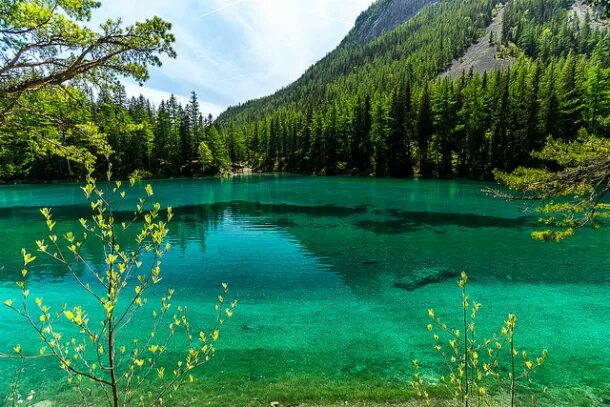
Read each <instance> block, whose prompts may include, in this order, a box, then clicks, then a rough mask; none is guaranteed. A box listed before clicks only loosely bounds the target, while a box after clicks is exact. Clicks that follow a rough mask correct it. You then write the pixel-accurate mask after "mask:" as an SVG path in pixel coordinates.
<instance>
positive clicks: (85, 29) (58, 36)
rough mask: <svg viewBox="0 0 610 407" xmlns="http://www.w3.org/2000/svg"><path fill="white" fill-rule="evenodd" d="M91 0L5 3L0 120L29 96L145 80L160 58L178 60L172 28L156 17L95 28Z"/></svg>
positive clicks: (0, 34)
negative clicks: (52, 89) (82, 84)
mask: <svg viewBox="0 0 610 407" xmlns="http://www.w3.org/2000/svg"><path fill="white" fill-rule="evenodd" d="M99 6H100V3H99V2H97V1H91V0H0V109H2V110H0V114H1V115H0V119H1V117H2V116H3V115H5V114H6V113H8V112H9V111H10V110H11V109H12V108H13V107H14V104H15V103H16V100H17V99H18V98H19V97H20V96H21V95H23V94H24V93H25V92H30V91H35V90H37V89H41V88H44V87H49V86H62V85H63V84H65V83H67V82H71V83H78V82H79V81H82V82H85V83H88V84H91V83H93V84H103V83H108V82H113V81H115V80H116V79H117V77H119V76H127V77H132V78H135V79H136V80H138V81H140V82H142V81H145V80H146V79H147V78H148V67H149V66H160V65H161V58H160V57H161V56H162V55H166V56H169V57H175V56H176V52H175V51H174V49H173V47H172V44H173V42H174V40H175V38H174V35H173V34H171V32H170V30H171V24H170V23H168V22H166V21H163V20H162V19H160V18H158V17H153V18H151V19H148V20H146V21H144V22H138V23H135V24H134V25H124V24H123V23H122V21H121V20H120V19H116V20H110V19H109V20H106V21H105V22H104V23H102V24H101V25H100V26H99V27H98V28H96V29H93V28H91V27H90V26H91V24H90V23H89V20H90V19H91V14H92V12H93V11H94V9H96V8H98V7H99Z"/></svg>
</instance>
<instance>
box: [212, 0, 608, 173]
mask: <svg viewBox="0 0 610 407" xmlns="http://www.w3.org/2000/svg"><path fill="white" fill-rule="evenodd" d="M389 3H390V2H387V1H383V2H379V3H377V4H376V5H374V6H373V7H372V8H371V9H370V10H368V11H367V13H365V14H364V15H363V16H361V17H360V18H359V19H358V24H359V25H360V26H359V25H357V26H356V27H355V28H354V29H353V30H352V32H351V33H350V35H349V36H348V38H347V39H346V40H345V41H344V42H343V43H342V44H341V45H340V46H339V47H338V48H337V49H336V50H335V51H333V52H332V53H331V54H329V55H328V56H327V57H326V58H325V59H323V60H322V61H321V62H320V63H319V64H317V65H315V66H314V67H312V68H311V69H310V70H308V71H307V72H306V73H305V74H304V76H303V77H302V78H300V79H299V80H298V81H297V82H295V83H294V84H293V85H291V86H289V87H287V88H285V89H283V90H281V91H280V92H278V93H277V94H275V95H273V96H270V97H267V98H263V99H259V100H255V101H251V102H248V103H246V104H244V105H242V106H238V107H235V108H231V109H229V110H228V111H227V112H226V113H224V114H223V115H221V117H220V118H219V120H218V124H219V125H220V126H221V129H222V134H223V136H224V138H225V140H226V142H227V147H228V151H229V153H230V158H231V159H232V160H233V161H235V162H248V163H250V164H251V165H253V166H255V167H257V168H259V169H262V170H289V171H303V172H310V173H325V174H335V173H343V172H347V171H353V172H358V173H363V174H374V175H378V176H408V175H412V174H415V173H417V174H419V175H421V176H426V177H432V176H436V177H447V176H467V177H473V178H488V177H490V176H491V173H492V170H493V169H496V168H498V169H502V170H511V169H513V168H515V167H516V166H518V165H524V164H525V165H529V164H532V162H531V158H530V153H531V152H532V151H533V150H535V149H538V148H540V147H542V146H543V144H544V142H545V140H546V139H547V137H549V136H553V137H556V138H560V139H564V140H569V139H572V138H575V137H576V136H577V134H578V133H579V132H588V133H593V134H598V135H606V134H608V130H609V125H610V123H609V120H608V117H609V115H610V110H609V109H610V93H609V89H610V88H609V86H610V82H609V72H610V70H609V68H610V60H609V56H608V52H609V51H608V45H609V44H608V43H609V40H610V37H609V36H608V33H607V32H606V31H605V29H604V26H603V25H601V26H600V25H598V24H595V25H593V24H590V16H585V18H584V19H582V18H579V17H578V16H575V15H574V13H573V12H572V11H570V8H571V6H572V2H571V1H569V0H512V1H510V2H509V3H507V4H506V5H505V14H504V19H503V26H502V38H501V39H500V42H501V47H498V49H499V51H498V55H497V57H498V58H507V57H511V58H514V59H515V60H516V62H515V64H513V65H512V66H511V67H510V68H509V69H505V70H501V71H493V72H485V73H483V74H478V73H465V74H464V75H463V76H461V77H458V78H454V79H453V80H452V79H449V78H442V79H441V78H440V77H439V74H441V73H442V72H443V71H444V70H445V69H446V67H448V66H449V64H450V63H451V61H452V60H453V59H454V58H459V57H460V56H461V55H463V54H464V53H465V51H466V50H467V49H468V47H469V46H470V45H471V44H472V43H474V42H476V41H488V39H487V38H482V37H483V34H484V32H485V28H486V27H487V26H488V25H489V24H490V22H491V21H492V18H493V16H494V15H495V13H496V12H497V10H498V9H499V7H500V4H499V2H498V1H496V0H468V1H466V0H451V1H443V2H439V3H437V4H431V5H427V6H424V7H423V8H422V9H421V10H420V11H419V13H417V15H415V16H414V17H413V18H411V19H409V20H408V21H406V22H405V23H403V24H401V25H399V26H398V27H397V28H395V29H393V30H390V31H388V32H385V33H383V34H381V35H379V36H378V37H376V38H374V39H372V40H371V41H369V42H367V43H365V44H362V43H360V42H359V41H357V40H360V41H361V40H362V38H363V37H362V34H361V33H362V32H370V27H372V26H374V18H371V16H372V15H377V16H378V15H379V13H380V12H382V11H379V10H378V9H377V7H382V8H383V7H386V8H387V7H389ZM413 4H416V3H413ZM376 10H377V11H376ZM371 21H373V23H371Z"/></svg>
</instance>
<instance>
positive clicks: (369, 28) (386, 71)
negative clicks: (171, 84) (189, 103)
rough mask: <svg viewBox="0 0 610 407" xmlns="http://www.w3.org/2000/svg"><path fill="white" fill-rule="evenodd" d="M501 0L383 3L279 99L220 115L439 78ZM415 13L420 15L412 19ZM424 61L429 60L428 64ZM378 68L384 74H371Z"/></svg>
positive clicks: (237, 116)
mask: <svg viewBox="0 0 610 407" xmlns="http://www.w3.org/2000/svg"><path fill="white" fill-rule="evenodd" d="M497 1H498V0H473V1H467V0H450V1H444V2H442V3H438V4H434V0H408V1H405V0H379V1H378V2H377V3H375V4H373V6H371V7H370V8H369V9H368V10H367V11H365V12H364V13H363V14H362V15H361V16H360V17H359V18H358V19H357V22H358V23H357V25H356V26H355V27H354V29H353V30H352V31H351V32H350V34H349V35H348V36H347V37H346V39H345V40H344V41H343V42H342V43H341V44H340V45H339V46H338V47H337V48H336V49H335V50H334V51H332V52H331V53H329V54H328V55H327V56H326V57H324V58H323V59H322V60H321V61H320V62H318V63H317V64H315V65H313V66H312V67H311V68H309V69H308V70H307V71H306V72H305V73H304V75H303V76H302V77H301V78H299V79H298V80H297V81H296V82H294V83H293V84H291V85H289V86H288V87H286V88H284V89H281V90H280V91H278V92H276V93H275V94H274V95H271V96H268V97H264V98H261V99H257V100H253V101H249V102H247V103H245V104H243V105H240V106H235V107H231V108H229V109H228V110H227V111H226V112H225V113H223V114H222V115H220V117H219V118H218V123H219V124H223V125H225V124H227V123H229V122H231V121H234V120H238V121H241V120H242V119H245V120H252V119H254V118H256V117H260V113H262V112H269V111H271V110H274V109H277V108H280V107H285V106H286V104H296V103H298V104H299V106H301V107H304V105H313V106H315V105H318V104H319V103H320V102H322V101H323V100H325V99H329V98H332V97H334V96H335V95H336V94H337V93H341V92H343V90H344V89H345V88H348V89H349V90H350V91H358V90H359V89H361V85H362V81H363V80H364V77H367V78H372V79H373V80H374V82H373V83H371V84H370V86H371V87H372V88H379V89H380V90H381V89H384V88H385V87H386V86H387V85H388V84H389V82H388V79H389V78H391V80H393V81H397V80H399V78H401V77H404V76H415V75H416V76H418V77H420V78H421V79H424V78H433V77H434V76H436V75H437V74H438V73H440V72H441V71H442V70H443V68H444V67H445V66H446V65H448V64H449V63H450V62H451V60H452V59H453V58H454V57H457V56H458V55H460V54H461V53H462V52H463V51H464V50H465V49H466V48H467V47H468V46H469V45H470V44H471V43H472V42H473V41H474V40H475V39H476V38H478V37H479V35H480V34H482V30H483V29H484V27H486V26H487V25H488V24H489V22H490V21H491V11H492V9H493V6H494V5H495V4H496V3H497ZM405 4H408V5H409V7H407V9H409V10H410V12H408V13H407V14H406V15H403V17H405V18H406V21H404V22H403V23H402V24H400V25H399V26H398V27H396V28H395V29H393V30H391V31H389V32H385V33H384V34H382V35H380V36H378V37H376V38H374V39H372V40H371V41H369V42H367V43H366V44H362V43H361V42H360V39H361V38H362V36H364V37H366V38H369V37H371V36H374V35H375V34H374V33H377V32H378V30H382V31H383V29H389V28H390V27H392V26H393V25H395V24H396V22H397V21H396V18H397V15H398V14H394V13H389V12H387V11H386V10H389V9H403V8H404V7H405V6H404V5H405ZM414 14H415V15H414ZM409 15H414V16H413V17H412V18H408V16H409ZM386 19H387V20H386ZM456 19H457V21H459V23H456V22H455V21H454V20H456ZM464 20H467V23H466V24H464V23H463V21H464ZM439 29H440V30H443V31H445V32H446V35H445V36H444V37H437V36H436V35H435V34H434V33H436V32H438V30H439ZM422 60H427V61H423V66H422V63H421V62H422ZM378 68H381V70H382V72H375V73H374V74H372V73H371V71H372V70H375V71H376V70H378Z"/></svg>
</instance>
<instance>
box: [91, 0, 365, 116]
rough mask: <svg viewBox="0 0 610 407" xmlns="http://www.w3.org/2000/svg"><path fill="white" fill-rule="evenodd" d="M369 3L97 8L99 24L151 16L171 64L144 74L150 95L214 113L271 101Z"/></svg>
mask: <svg viewBox="0 0 610 407" xmlns="http://www.w3.org/2000/svg"><path fill="white" fill-rule="evenodd" d="M373 1H374V0H174V1H172V2H168V1H165V0H130V1H125V0H103V1H102V3H103V6H102V9H101V10H99V13H98V17H96V18H98V21H100V19H101V18H107V17H121V18H123V19H124V20H125V22H127V23H133V22H134V21H138V20H142V19H144V18H147V17H150V16H152V15H159V16H160V17H161V18H163V19H166V20H168V21H170V22H172V23H173V24H174V27H173V31H174V33H175V35H176V38H177V41H176V44H175V47H176V50H177V52H178V59H176V60H167V61H165V63H164V65H163V67H161V68H158V69H157V68H154V69H152V70H151V80H150V82H149V83H147V86H149V87H150V88H149V89H151V90H149V91H148V92H150V93H151V94H157V95H159V92H166V93H167V94H169V93H171V92H174V93H176V94H181V95H188V94H189V92H190V91H191V90H194V91H196V92H197V93H198V95H199V97H200V99H201V102H202V105H206V107H207V108H208V109H213V111H217V110H219V109H222V108H225V107H228V106H229V105H234V104H237V103H240V102H245V101H247V100H249V99H252V98H257V97H261V96H265V95H268V94H271V93H273V92H274V91H276V90H277V89H279V88H281V87H282V86H286V85H288V84H290V83H291V82H292V81H294V80H296V79H297V78H298V77H299V76H300V75H301V74H302V73H303V72H304V71H305V70H306V69H307V68H308V67H309V66H311V65H312V64H313V63H315V62H316V61H318V60H319V59H320V58H322V57H323V56H324V55H325V54H326V53H328V52H329V51H331V50H332V49H333V48H335V47H336V46H337V45H338V44H339V42H340V41H341V40H342V39H343V37H344V36H345V34H347V32H348V31H349V29H350V28H351V26H352V25H353V22H354V21H355V19H356V17H357V16H358V14H359V13H360V12H361V11H362V10H364V9H366V8H367V7H368V6H369V5H370V4H371V3H373Z"/></svg>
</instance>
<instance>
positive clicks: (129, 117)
mask: <svg viewBox="0 0 610 407" xmlns="http://www.w3.org/2000/svg"><path fill="white" fill-rule="evenodd" d="M65 146H69V147H65ZM108 148H109V149H110V151H112V152H111V154H110V161H111V162H112V164H113V169H114V172H115V173H116V174H117V175H119V176H127V175H129V174H131V173H133V172H134V171H136V170H138V171H141V172H142V173H143V174H147V173H149V174H148V175H153V176H162V177H168V176H192V175H195V174H204V173H212V174H214V173H218V172H222V171H224V170H225V169H227V168H229V157H228V153H227V150H226V145H225V143H224V141H223V140H222V138H221V136H220V134H219V132H218V130H217V129H216V127H215V126H214V125H212V118H211V117H209V116H207V117H206V116H204V115H203V114H202V113H201V112H200V111H199V103H198V100H197V96H196V95H195V94H194V93H193V94H192V96H191V100H190V102H189V103H188V104H187V105H186V106H182V105H181V104H180V103H179V102H178V101H177V99H176V98H175V97H173V96H172V97H171V98H170V99H169V100H166V101H163V102H161V103H160V104H159V105H158V106H154V105H153V104H152V103H151V102H150V101H149V100H147V99H146V98H144V97H142V96H140V97H139V98H129V99H128V98H127V96H126V95H125V90H124V88H122V87H120V86H119V87H117V88H116V89H111V88H108V89H107V90H106V91H104V92H102V93H101V94H99V95H93V94H91V92H84V91H82V90H79V89H76V88H66V91H65V92H62V91H57V90H45V91H43V92H38V93H36V94H35V95H28V97H27V98H22V100H21V104H20V109H19V111H18V113H17V114H14V115H11V116H9V117H8V118H7V119H6V120H4V122H3V123H2V126H0V179H4V180H13V179H18V180H22V179H33V180H57V179H64V178H78V177H82V176H83V175H84V174H85V173H86V170H85V168H84V166H85V165H91V164H93V163H95V162H97V163H98V164H100V165H101V166H102V167H103V166H104V165H105V158H104V157H103V156H104V155H105V154H106V152H107V151H109V150H108Z"/></svg>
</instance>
